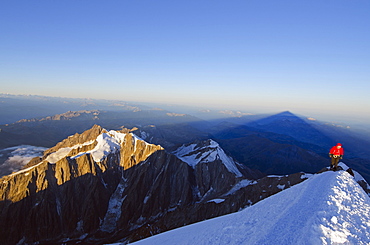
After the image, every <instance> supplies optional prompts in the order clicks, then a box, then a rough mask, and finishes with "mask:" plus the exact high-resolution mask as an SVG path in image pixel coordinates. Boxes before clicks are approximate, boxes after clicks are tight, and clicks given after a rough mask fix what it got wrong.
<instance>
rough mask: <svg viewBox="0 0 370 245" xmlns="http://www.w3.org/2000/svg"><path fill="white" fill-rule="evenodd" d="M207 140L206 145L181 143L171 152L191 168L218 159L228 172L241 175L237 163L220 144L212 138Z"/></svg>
mask: <svg viewBox="0 0 370 245" xmlns="http://www.w3.org/2000/svg"><path fill="white" fill-rule="evenodd" d="M207 142H209V144H208V145H199V144H190V145H183V146H181V147H180V148H178V149H177V150H176V151H175V152H173V154H174V155H176V156H177V157H178V158H180V159H181V160H182V161H184V162H186V163H187V164H189V165H190V166H191V167H193V168H194V167H195V166H196V165H197V164H199V163H201V162H214V161H216V160H220V161H221V162H222V163H223V164H224V165H225V166H226V168H227V170H228V171H229V172H231V173H234V174H235V175H236V176H237V177H241V176H242V173H241V172H240V171H239V169H238V167H237V166H236V164H237V163H236V162H235V161H234V160H233V159H232V158H231V157H229V156H227V155H226V153H225V152H224V150H223V149H222V148H221V147H220V145H219V144H218V143H217V142H215V141H214V140H209V141H207Z"/></svg>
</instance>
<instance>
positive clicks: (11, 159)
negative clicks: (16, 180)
mask: <svg viewBox="0 0 370 245" xmlns="http://www.w3.org/2000/svg"><path fill="white" fill-rule="evenodd" d="M46 149H47V148H44V147H36V146H30V145H20V146H15V147H10V148H6V149H2V150H0V152H1V156H3V157H4V156H5V157H7V159H6V160H5V161H4V162H3V163H2V164H1V163H0V177H1V176H4V175H8V174H11V173H12V172H14V171H18V170H20V169H21V168H22V167H23V166H24V165H26V164H27V163H28V162H29V161H30V160H31V159H32V158H34V157H40V156H42V155H43V152H44V151H45V150H46Z"/></svg>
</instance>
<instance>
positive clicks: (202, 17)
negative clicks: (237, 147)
mask: <svg viewBox="0 0 370 245" xmlns="http://www.w3.org/2000/svg"><path fill="white" fill-rule="evenodd" d="M369 9H370V2H369V1H365V0H360V1H356V2H352V1H351V2H350V1H345V0H338V1H324V2H323V1H319V0H314V1H310V2H302V1H293V0H282V1H272V0H268V1H257V0H251V1H241V0H237V1H232V2H226V1H209V0H208V1H201V2H199V1H194V0H190V1H186V2H173V1H168V0H161V1H155V2H153V1H147V0H143V1H110V2H100V1H96V0H92V1H78V2H76V1H70V0H66V1H63V2H55V1H51V2H50V1H37V2H34V1H25V0H20V1H6V2H3V3H1V4H0V31H1V33H2V34H3V35H2V38H1V39H0V53H1V59H0V64H1V65H0V87H1V89H0V93H10V94H35V95H42V96H52V97H66V98H93V99H114V100H123V101H133V102H140V103H161V104H175V105H187V106H198V107H205V108H210V107H212V108H221V109H232V110H243V111H250V112H262V113H273V112H280V111H292V112H294V113H297V114H301V115H305V116H308V117H318V118H322V120H329V121H331V120H337V121H352V122H361V123H363V124H365V123H368V122H370V114H369V111H370V99H369V95H368V91H370V69H369V67H370V45H369V43H370V31H369V30H370V29H369V23H370V15H369Z"/></svg>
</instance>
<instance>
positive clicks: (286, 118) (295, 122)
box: [212, 112, 370, 180]
mask: <svg viewBox="0 0 370 245" xmlns="http://www.w3.org/2000/svg"><path fill="white" fill-rule="evenodd" d="M212 130H213V131H212V133H213V137H214V138H215V140H216V141H218V142H219V143H220V145H221V146H222V147H223V148H224V149H225V150H226V151H227V152H228V154H230V155H231V156H233V157H234V158H235V159H236V160H237V161H239V162H241V163H243V164H245V165H246V166H248V167H250V168H255V169H258V170H260V171H262V172H264V173H266V174H289V173H294V172H299V171H305V172H311V173H313V172H317V171H319V170H320V169H321V168H323V167H325V166H328V165H329V164H330V160H329V158H328V151H329V149H330V148H331V147H332V146H333V145H335V144H336V143H337V142H341V143H342V144H343V145H344V146H345V156H344V158H345V161H346V163H347V164H348V165H349V166H351V167H353V168H355V169H358V170H359V171H360V172H361V174H362V175H363V176H364V177H365V179H367V180H370V171H369V170H370V160H369V159H367V158H364V156H368V157H369V156H370V152H369V151H370V150H369V149H370V142H367V141H365V140H363V139H360V138H356V137H355V136H354V134H353V133H351V131H350V130H349V129H346V128H343V127H338V126H335V125H331V124H327V123H322V122H316V121H310V120H306V119H303V118H301V117H298V116H296V115H294V114H293V113H291V112H282V113H279V114H276V115H272V116H268V117H265V118H260V119H258V120H255V121H252V122H248V123H245V124H243V125H235V124H234V125H232V124H230V123H226V124H225V123H224V124H220V129H219V130H217V127H214V128H213V129H212ZM359 145H360V146H359Z"/></svg>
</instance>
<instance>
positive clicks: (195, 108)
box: [0, 93, 370, 126]
mask: <svg viewBox="0 0 370 245" xmlns="http://www.w3.org/2000/svg"><path fill="white" fill-rule="evenodd" d="M2 96H9V97H10V98H19V99H20V100H22V99H25V98H28V99H35V100H36V101H40V99H42V98H45V99H62V100H64V99H65V100H72V101H73V100H81V101H84V100H87V101H94V100H95V101H97V102H98V101H107V102H114V101H117V102H126V103H128V105H136V106H142V107H150V108H156V107H157V108H159V109H164V110H168V111H170V112H174V113H185V114H189V115H192V116H196V117H200V118H202V111H205V110H211V111H212V112H213V113H219V112H220V111H224V112H225V114H223V113H219V118H222V117H225V116H226V115H227V114H226V113H227V111H232V112H234V113H237V112H240V115H243V114H244V115H248V114H249V115H263V114H266V115H273V114H278V113H281V112H285V111H289V112H291V113H293V114H295V115H297V116H301V117H306V118H313V119H315V120H319V121H323V122H330V123H338V124H346V125H352V126H354V125H367V126H370V123H369V122H368V121H366V120H361V118H352V119H348V118H346V117H345V116H341V115H325V114H320V113H319V112H311V113H310V112H307V113H304V112H302V111H295V110H291V109H289V108H287V109H286V110H278V109H276V110H273V109H271V108H265V109H258V108H253V107H249V108H248V107H245V108H241V107H239V108H238V107H222V106H214V105H210V106H207V105H187V104H180V103H161V102H150V101H128V100H118V99H94V98H82V97H75V98H72V97H61V96H46V95H35V94H9V93H8V94H2V93H0V102H1V97H2ZM100 106H101V105H100ZM97 109H99V106H98V107H97ZM68 110H72V111H73V110H74V109H73V108H72V107H70V109H68ZM112 110H113V111H114V109H112ZM64 112H67V110H66V111H60V112H59V113H64ZM59 113H57V114H59ZM222 115H224V116H222ZM45 116H46V115H45ZM48 116H52V115H48ZM234 116H235V115H234ZM216 117H217V116H216V115H215V114H213V115H212V116H211V118H213V119H215V118H216ZM20 119H30V118H20ZM203 119H206V120H207V116H206V113H203ZM8 123H13V122H8Z"/></svg>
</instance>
